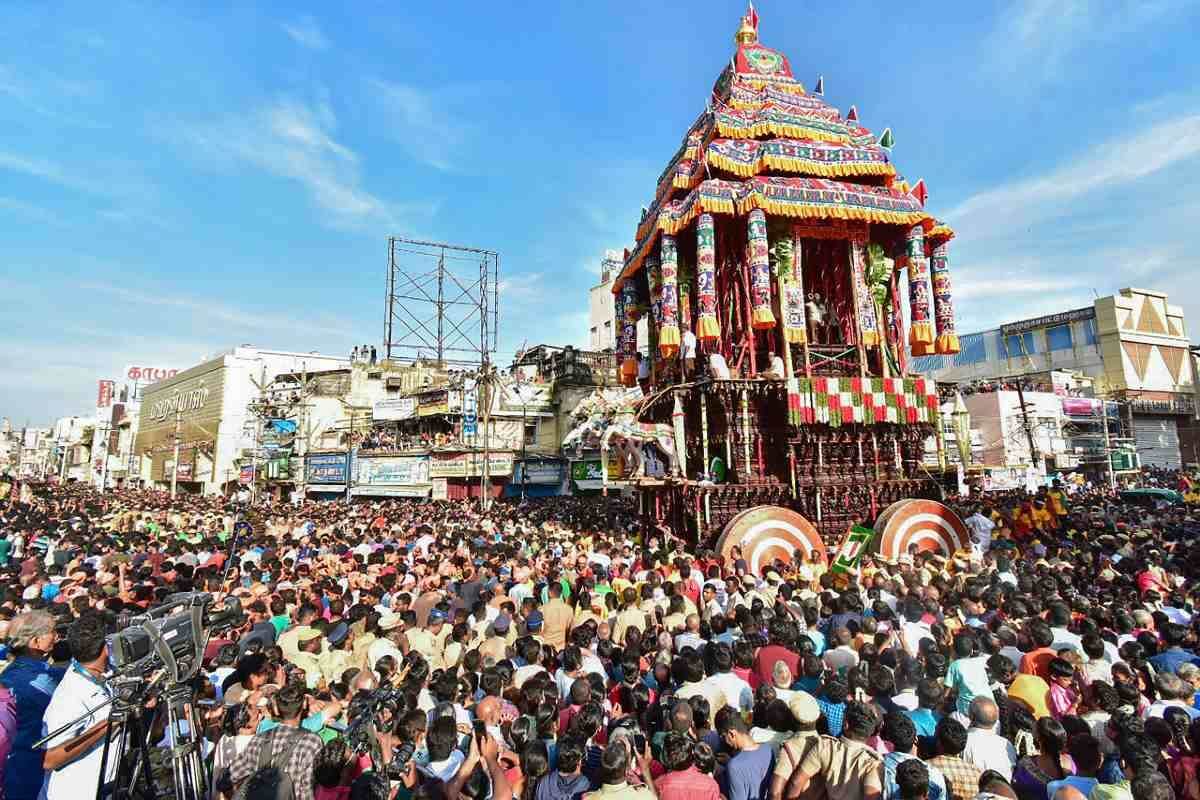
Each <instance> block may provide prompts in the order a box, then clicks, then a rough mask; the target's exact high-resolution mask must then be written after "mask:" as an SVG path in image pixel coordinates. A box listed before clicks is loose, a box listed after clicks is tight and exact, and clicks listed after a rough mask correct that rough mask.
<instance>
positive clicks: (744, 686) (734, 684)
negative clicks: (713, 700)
mask: <svg viewBox="0 0 1200 800" xmlns="http://www.w3.org/2000/svg"><path fill="white" fill-rule="evenodd" d="M712 647H713V648H715V649H714V650H713V654H712V658H713V667H714V668H715V669H716V671H715V672H714V673H713V674H712V675H709V676H708V677H707V678H706V679H705V681H704V682H705V683H707V684H708V685H709V686H712V687H713V688H714V689H716V690H717V691H719V692H720V693H721V695H722V696H723V697H724V698H725V703H726V704H727V705H729V706H731V707H732V708H736V709H737V710H738V711H742V712H746V711H750V710H751V709H752V708H753V707H754V690H753V689H751V688H750V684H748V683H746V681H744V680H742V679H741V678H739V677H738V676H737V675H735V674H734V672H733V649H732V648H731V647H730V646H729V645H727V644H714V645H712Z"/></svg>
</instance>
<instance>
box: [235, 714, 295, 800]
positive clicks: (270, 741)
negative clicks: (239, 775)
mask: <svg viewBox="0 0 1200 800" xmlns="http://www.w3.org/2000/svg"><path fill="white" fill-rule="evenodd" d="M281 730H285V729H284V728H282V727H280V728H276V729H275V730H274V731H271V732H270V734H269V735H268V738H267V741H265V742H263V746H262V748H261V749H260V750H259V751H258V768H257V769H255V770H254V772H252V773H250V777H249V778H247V779H246V780H244V781H242V783H241V785H240V786H238V787H237V791H235V792H234V793H233V800H295V797H296V787H295V785H294V784H293V783H292V776H291V775H288V774H287V773H286V772H284V771H283V769H282V768H280V767H279V766H278V765H277V764H276V763H275V757H274V755H273V753H274V750H275V740H276V739H277V738H278V737H279V735H278V731H281ZM291 749H292V748H291V747H289V746H286V745H285V746H284V747H282V748H281V750H282V752H283V753H284V754H285V755H286V754H287V753H289V752H290V751H291Z"/></svg>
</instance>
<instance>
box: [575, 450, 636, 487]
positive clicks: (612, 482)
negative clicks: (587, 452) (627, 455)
mask: <svg viewBox="0 0 1200 800" xmlns="http://www.w3.org/2000/svg"><path fill="white" fill-rule="evenodd" d="M623 469H624V466H623V465H622V463H621V459H620V456H618V455H617V454H616V453H613V454H611V455H609V458H608V488H609V489H614V488H616V489H620V488H622V487H624V486H625V485H626V480H625V478H626V476H625V474H624V473H623V471H622V470H623ZM570 476H571V486H570V488H571V492H572V493H573V494H584V495H587V494H596V493H597V492H600V491H602V490H603V489H604V468H603V465H602V464H601V461H600V454H599V453H597V454H595V455H592V456H584V457H583V458H581V459H579V460H578V461H572V462H571V464H570Z"/></svg>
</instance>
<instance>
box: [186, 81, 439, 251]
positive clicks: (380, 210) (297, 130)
mask: <svg viewBox="0 0 1200 800" xmlns="http://www.w3.org/2000/svg"><path fill="white" fill-rule="evenodd" d="M164 127H165V133H166V135H167V136H168V137H169V138H172V139H176V140H179V141H182V142H183V143H184V144H185V145H186V146H188V147H190V148H192V149H194V150H196V151H197V152H199V153H200V154H202V155H204V156H207V157H210V158H215V159H217V160H218V161H233V162H237V163H247V164H251V165H254V166H256V167H258V168H259V169H262V170H264V171H266V172H268V173H270V174H272V175H275V176H278V177H281V178H285V179H288V180H292V181H295V182H297V183H299V184H300V185H302V186H303V187H305V189H307V191H308V193H309V197H310V198H311V200H312V202H313V203H314V204H315V205H316V206H317V207H318V208H320V209H322V210H323V211H326V212H329V214H330V215H331V216H330V217H328V218H326V220H325V221H326V222H329V223H330V224H332V225H333V226H334V227H347V226H353V225H358V224H375V225H390V226H393V227H394V226H395V224H396V221H397V219H398V218H400V217H401V216H405V217H410V216H420V217H429V216H432V215H433V213H435V211H436V208H437V206H436V204H435V203H421V204H407V205H405V204H400V205H397V204H389V203H387V202H385V201H383V200H381V199H380V198H378V197H376V196H375V195H374V194H372V193H371V192H370V191H368V190H367V189H366V188H365V187H364V186H363V185H362V179H361V175H360V166H359V157H358V155H357V154H356V153H355V152H354V151H353V150H352V149H350V148H349V147H347V146H346V145H344V144H342V143H341V142H339V141H338V140H337V139H336V138H334V133H335V130H336V127H337V119H336V116H335V115H334V113H333V110H332V108H330V106H329V105H328V104H327V103H325V102H318V103H314V104H308V103H302V102H298V101H294V100H280V101H278V102H276V103H273V104H270V105H268V106H265V107H263V108H261V109H259V110H257V111H255V112H253V113H250V114H247V115H242V116H233V117H227V118H225V119H223V120H219V121H217V122H212V123H202V124H198V125H181V124H178V123H168V124H166V125H165V126H164Z"/></svg>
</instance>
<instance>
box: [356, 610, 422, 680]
mask: <svg viewBox="0 0 1200 800" xmlns="http://www.w3.org/2000/svg"><path fill="white" fill-rule="evenodd" d="M407 613H412V612H407ZM379 632H380V634H382V635H381V636H380V637H379V638H377V639H375V641H373V642H371V644H370V646H369V647H368V648H367V663H366V665H365V668H366V669H368V670H374V669H375V665H376V664H378V663H379V659H381V658H383V657H384V656H391V657H392V658H394V659H396V663H397V664H399V663H400V662H401V661H403V660H404V653H405V652H407V651H408V649H409V648H411V646H412V641H411V639H410V638H409V635H410V634H412V631H411V630H407V631H406V630H405V624H404V617H403V616H402V615H400V614H392V613H388V614H384V615H383V616H381V617H380V618H379Z"/></svg>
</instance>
